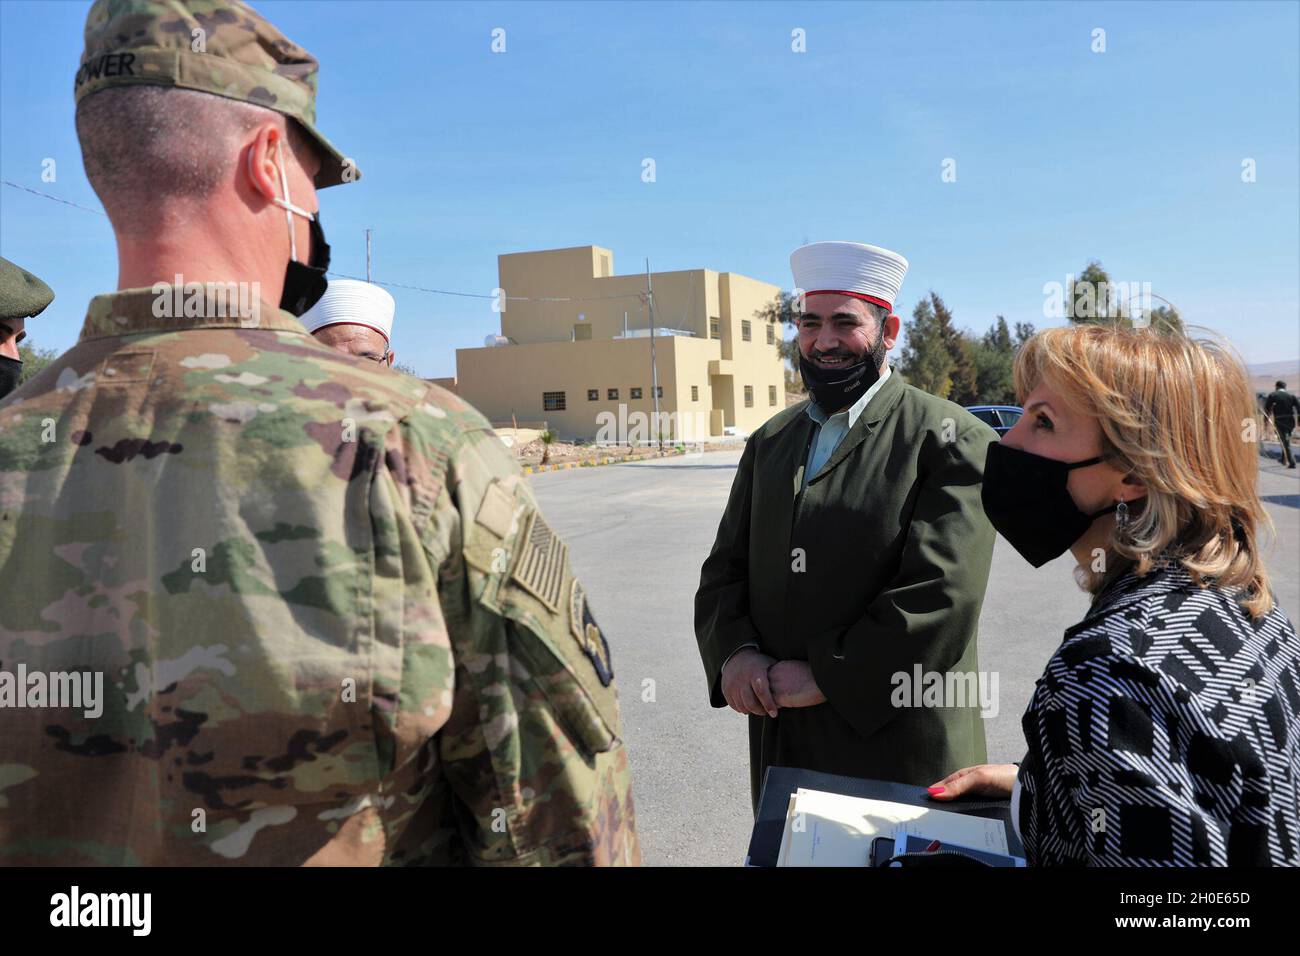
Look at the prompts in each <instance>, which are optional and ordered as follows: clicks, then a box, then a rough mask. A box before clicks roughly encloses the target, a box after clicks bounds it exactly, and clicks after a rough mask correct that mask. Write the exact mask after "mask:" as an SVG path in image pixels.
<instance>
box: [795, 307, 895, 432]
mask: <svg viewBox="0 0 1300 956" xmlns="http://www.w3.org/2000/svg"><path fill="white" fill-rule="evenodd" d="M884 357H885V324H884V323H883V322H882V323H880V335H879V336H878V337H877V338H876V344H875V345H873V346H872V347H871V348H870V349H869V350H868V351H867V354H866V355H864V356H863V358H862V361H861V362H858V363H857V364H855V365H842V366H840V367H839V368H836V369H826V368H821V367H820V366H818V365H815V364H814V363H813V362H812V361H811V360H809V359H806V358H804V357H803V352H800V353H799V375H800V377H802V378H803V384H804V388H806V389H808V394H809V395H811V396H812V398H813V401H814V402H816V403H817V407H818V408H820V409H821V410H822V411H823V412H825V413H826V414H827V415H834V414H835V413H836V412H838V411H839V410H840V409H841V408H844V407H845V406H846V405H852V404H853V403H854V402H855V401H857V400H858V399H859V398H861V397H862V395H863V393H864V392H866V391H867V389H869V388H871V386H872V385H875V384H876V382H877V381H878V380H879V379H880V364H881V360H882V359H883V358H884Z"/></svg>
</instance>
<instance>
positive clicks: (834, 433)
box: [803, 362, 889, 488]
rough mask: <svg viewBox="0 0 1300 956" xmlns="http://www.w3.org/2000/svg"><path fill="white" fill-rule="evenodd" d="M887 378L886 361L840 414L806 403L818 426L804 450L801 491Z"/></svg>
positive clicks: (828, 459) (828, 458)
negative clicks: (809, 444) (814, 435)
mask: <svg viewBox="0 0 1300 956" xmlns="http://www.w3.org/2000/svg"><path fill="white" fill-rule="evenodd" d="M887 378H889V363H888V362H886V363H885V370H884V371H883V372H882V373H881V375H880V378H878V379H876V383H875V384H874V385H872V386H871V387H870V388H869V389H867V390H866V391H865V392H863V393H862V397H860V398H859V399H858V400H857V401H856V402H854V403H853V404H852V405H850V406H849V407H848V408H846V409H844V411H842V412H836V413H835V414H834V415H830V416H828V415H827V414H826V413H825V412H823V411H822V410H821V409H820V408H818V407H817V403H816V402H809V403H808V408H807V412H808V417H809V418H811V419H812V420H813V421H815V422H816V423H817V424H818V425H819V426H821V427H820V428H818V429H817V437H816V438H814V439H813V443H812V447H811V448H809V449H808V463H807V467H805V468H804V472H803V487H804V488H807V487H808V480H809V479H810V478H812V477H813V476H814V475H816V474H817V472H819V471H821V468H822V466H823V465H824V464H826V462H828V461H830V458H831V455H833V454H835V449H836V448H838V447H839V446H840V442H842V441H844V436H845V435H847V434H848V433H849V429H850V428H852V427H853V426H854V425H855V424H856V423H857V421H858V416H859V415H861V414H862V412H863V410H864V409H865V408H866V407H867V404H868V403H869V402H870V401H871V399H872V398H873V397H874V396H875V394H876V392H878V391H880V386H882V385H884V384H885V379H887Z"/></svg>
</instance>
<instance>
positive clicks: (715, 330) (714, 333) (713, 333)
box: [709, 317, 722, 339]
mask: <svg viewBox="0 0 1300 956" xmlns="http://www.w3.org/2000/svg"><path fill="white" fill-rule="evenodd" d="M709 338H711V339H720V338H722V322H721V321H720V320H719V319H715V318H712V317H710V318H709Z"/></svg>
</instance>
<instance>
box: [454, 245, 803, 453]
mask: <svg viewBox="0 0 1300 956" xmlns="http://www.w3.org/2000/svg"><path fill="white" fill-rule="evenodd" d="M497 268H498V274H499V276H500V288H501V291H502V292H503V293H504V298H503V299H502V300H501V301H502V305H503V306H504V308H503V309H502V311H501V335H500V336H499V337H498V338H497V339H496V344H494V345H492V346H488V347H484V348H476V349H457V350H456V379H457V390H458V392H459V394H460V395H461V397H462V398H464V399H465V400H466V401H468V402H470V403H471V404H472V405H474V406H475V407H476V408H478V409H479V411H481V412H483V414H484V415H486V416H487V417H488V418H489V419H490V420H491V421H492V422H494V423H508V422H509V421H510V420H511V416H512V415H513V416H514V417H515V419H516V420H517V421H519V422H520V424H521V425H522V424H523V423H524V422H542V421H545V422H547V423H548V424H549V426H550V428H551V429H552V430H553V431H554V432H555V433H556V434H557V435H558V436H559V437H561V438H565V439H595V440H598V441H616V442H620V443H621V442H626V441H628V440H631V441H634V442H636V441H653V440H655V439H656V438H657V436H658V432H659V431H662V433H663V437H664V438H665V439H668V438H673V439H676V440H679V441H700V440H704V439H707V438H708V437H709V436H716V435H722V434H724V433H735V434H741V435H744V434H748V433H750V432H752V431H753V430H754V429H755V428H757V427H758V426H759V425H761V424H762V423H763V422H765V421H767V419H768V418H769V417H771V416H772V415H773V414H775V413H776V412H777V411H779V410H780V409H782V408H784V407H785V388H784V377H783V374H782V371H783V362H782V360H781V357H780V353H779V352H778V350H777V343H779V342H780V340H781V328H780V327H779V325H778V324H776V323H769V322H766V321H764V320H763V319H761V318H760V317H759V315H758V313H759V311H760V310H761V309H763V307H764V306H766V305H768V304H769V303H771V302H772V301H773V300H774V299H775V298H776V296H777V293H778V292H779V291H780V290H779V289H778V287H777V286H774V285H771V284H770V283H767V282H759V281H758V280H757V279H750V278H748V277H746V276H742V275H737V274H735V273H732V272H714V271H712V270H711V269H690V270H686V271H682V272H655V273H651V277H650V279H651V284H652V287H653V290H654V318H655V323H654V324H655V339H654V350H655V364H656V365H657V367H658V373H659V374H658V377H659V389H660V398H659V411H660V415H661V418H660V420H659V422H658V423H656V422H654V421H653V420H652V418H653V413H654V399H653V396H652V393H651V363H650V335H649V323H650V319H649V315H648V313H647V310H646V303H645V296H644V293H645V289H646V276H645V273H634V274H631V275H614V254H613V253H612V252H611V251H610V250H608V249H602V248H601V247H600V246H578V247H576V248H573V249H552V250H547V251H544V252H520V253H513V254H510V255H504V256H499V257H498V259H497ZM515 297H519V299H525V300H527V301H519V300H517V299H516V298H515ZM656 424H657V425H658V426H659V427H658V428H656Z"/></svg>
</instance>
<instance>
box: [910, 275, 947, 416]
mask: <svg viewBox="0 0 1300 956" xmlns="http://www.w3.org/2000/svg"><path fill="white" fill-rule="evenodd" d="M937 298H938V296H935V295H933V294H932V296H931V297H930V298H924V299H922V300H921V301H920V302H918V303H916V308H914V309H913V310H912V321H911V322H910V323H909V324H908V326H907V344H906V345H905V346H903V351H902V352H901V353H900V355H899V362H898V371H899V372H900V373H901V374H902V376H903V378H905V379H906V380H907V382H908V384H910V385H915V386H916V387H917V388H919V389H921V390H922V391H925V392H929V393H930V394H931V395H938V396H939V397H940V398H947V397H948V393H949V392H950V391H951V390H952V373H953V368H954V362H953V358H952V354H951V353H950V352H949V351H948V346H947V342H946V340H945V338H944V330H943V326H942V323H941V321H940V319H939V317H938V316H936V315H935V311H934V302H933V301H932V299H937Z"/></svg>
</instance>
